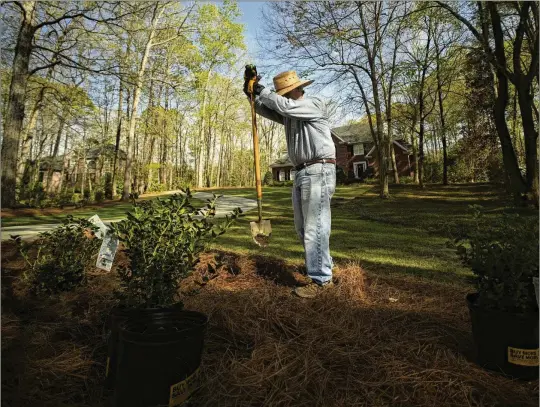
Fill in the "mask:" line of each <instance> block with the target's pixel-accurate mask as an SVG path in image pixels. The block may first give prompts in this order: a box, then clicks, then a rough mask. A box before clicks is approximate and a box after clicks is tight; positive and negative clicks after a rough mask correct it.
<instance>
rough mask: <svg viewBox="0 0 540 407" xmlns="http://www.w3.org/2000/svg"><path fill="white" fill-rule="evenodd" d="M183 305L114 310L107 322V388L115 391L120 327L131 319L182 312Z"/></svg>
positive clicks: (159, 316) (157, 316)
mask: <svg viewBox="0 0 540 407" xmlns="http://www.w3.org/2000/svg"><path fill="white" fill-rule="evenodd" d="M182 309H183V305H182V304H178V305H177V306H174V307H171V308H144V309H139V308H114V309H112V310H111V314H110V315H109V320H108V321H107V328H108V331H109V332H108V338H107V362H106V367H105V387H106V388H108V389H113V388H114V385H115V380H116V366H117V360H118V347H119V344H120V326H121V324H122V323H123V322H125V321H126V320H128V319H131V318H136V319H140V318H146V317H149V318H161V317H163V316H164V315H168V314H171V313H178V312H182Z"/></svg>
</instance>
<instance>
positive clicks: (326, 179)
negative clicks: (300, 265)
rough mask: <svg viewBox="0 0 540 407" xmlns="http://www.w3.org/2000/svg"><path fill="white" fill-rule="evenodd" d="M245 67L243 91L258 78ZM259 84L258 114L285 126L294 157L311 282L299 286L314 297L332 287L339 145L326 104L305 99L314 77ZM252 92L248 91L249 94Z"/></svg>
mask: <svg viewBox="0 0 540 407" xmlns="http://www.w3.org/2000/svg"><path fill="white" fill-rule="evenodd" d="M256 75H257V72H256V69H255V67H253V66H252V65H248V66H246V73H245V75H244V78H246V82H245V83H244V91H245V92H246V94H248V93H247V83H248V81H249V78H253V77H256ZM258 80H259V77H257V82H256V84H255V86H254V87H253V93H254V94H255V95H256V98H255V109H256V111H257V113H258V114H260V115H261V116H263V117H266V118H267V119H270V120H273V121H275V122H278V123H280V124H283V125H284V126H285V135H286V138H287V151H288V154H289V159H290V160H291V162H292V163H293V165H294V166H295V169H296V174H295V176H294V184H293V192H292V200H293V210H294V224H295V228H296V233H297V234H298V236H299V237H300V240H301V241H302V244H303V245H304V251H305V260H306V268H307V274H308V276H309V277H310V279H311V283H310V284H308V285H305V286H300V287H296V289H295V290H294V292H295V293H296V294H297V295H298V296H300V297H303V298H313V297H315V296H317V295H318V294H319V293H320V292H321V291H322V290H324V289H326V288H328V287H331V286H333V283H332V267H333V262H332V257H331V256H330V247H329V241H330V227H331V216H330V199H331V198H332V195H333V194H334V192H335V189H336V166H335V164H336V148H335V146H334V142H333V141H332V136H331V135H330V125H329V123H328V110H327V107H326V104H325V103H324V102H323V101H322V100H321V99H319V98H316V97H304V88H305V87H306V86H309V85H311V84H312V83H313V81H306V80H300V78H298V76H297V75H296V72H295V71H287V72H283V73H280V74H279V75H277V76H276V77H274V88H275V92H272V91H270V90H269V89H266V88H265V87H264V86H262V85H261V84H259V83H258ZM248 96H249V94H248Z"/></svg>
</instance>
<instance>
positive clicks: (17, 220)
mask: <svg viewBox="0 0 540 407" xmlns="http://www.w3.org/2000/svg"><path fill="white" fill-rule="evenodd" d="M156 198H157V196H147V197H143V198H140V199H141V200H146V199H156ZM192 203H193V204H194V205H196V206H197V205H200V206H202V205H203V202H202V201H200V200H197V199H195V198H194V199H193V201H192ZM132 208H133V205H132V204H131V202H121V201H116V202H107V203H106V204H104V205H90V206H85V207H82V208H77V209H75V208H65V209H64V210H59V209H54V210H52V211H47V210H44V211H39V210H36V211H35V212H36V213H35V214H32V215H28V216H15V217H5V218H2V226H3V227H8V226H23V225H39V224H43V223H47V224H48V223H51V224H53V223H61V222H62V220H63V219H64V218H65V217H66V216H68V215H73V216H76V217H84V218H89V217H91V216H93V215H96V214H97V215H98V216H99V217H100V218H101V219H102V220H105V221H111V220H118V219H121V218H123V217H125V214H126V212H128V211H130V210H131V209H132ZM42 213H44V214H42Z"/></svg>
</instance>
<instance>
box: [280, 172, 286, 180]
mask: <svg viewBox="0 0 540 407" xmlns="http://www.w3.org/2000/svg"><path fill="white" fill-rule="evenodd" d="M279 180H280V181H285V170H279Z"/></svg>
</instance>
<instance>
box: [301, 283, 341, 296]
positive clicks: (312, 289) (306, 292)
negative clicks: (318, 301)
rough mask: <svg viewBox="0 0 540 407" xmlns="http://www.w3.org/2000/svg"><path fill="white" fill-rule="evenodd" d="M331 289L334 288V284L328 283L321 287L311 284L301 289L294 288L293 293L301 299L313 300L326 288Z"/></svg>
mask: <svg viewBox="0 0 540 407" xmlns="http://www.w3.org/2000/svg"><path fill="white" fill-rule="evenodd" d="M332 287H334V283H333V282H332V281H329V282H327V283H325V284H323V285H320V284H317V283H313V282H312V283H310V284H308V285H305V286H303V287H296V288H295V289H294V293H295V294H296V295H297V296H299V297H301V298H315V297H316V296H317V295H319V294H320V293H321V292H322V291H323V290H326V289H327V288H332Z"/></svg>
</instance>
